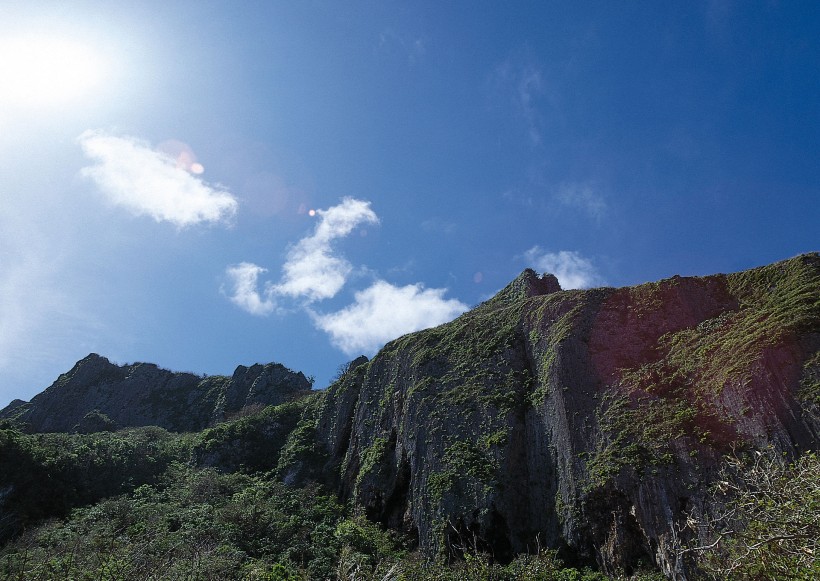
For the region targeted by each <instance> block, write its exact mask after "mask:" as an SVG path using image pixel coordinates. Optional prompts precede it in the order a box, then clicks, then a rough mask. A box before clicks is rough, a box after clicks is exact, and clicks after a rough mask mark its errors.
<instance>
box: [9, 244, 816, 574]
mask: <svg viewBox="0 0 820 581" xmlns="http://www.w3.org/2000/svg"><path fill="white" fill-rule="evenodd" d="M89 358H91V359H89ZM89 358H86V359H84V360H81V362H78V364H77V366H75V368H74V369H72V371H70V372H68V373H67V374H63V375H62V376H61V378H60V379H58V381H56V382H55V383H54V384H53V385H52V386H51V387H50V388H48V389H47V390H46V391H45V392H43V393H42V394H40V395H38V396H36V397H35V398H33V399H32V401H31V402H30V403H29V404H26V403H21V402H19V401H15V402H12V404H10V405H9V406H7V407H6V408H5V409H4V410H3V411H2V412H0V418H3V417H6V418H16V419H15V421H18V422H19V421H28V422H29V429H31V428H32V427H33V426H35V424H36V422H37V421H40V422H41V423H40V424H36V425H38V426H39V427H40V428H42V427H43V426H44V425H45V426H46V427H49V428H55V427H60V426H63V427H66V426H68V425H69V424H70V423H71V422H70V421H63V423H62V424H60V425H58V424H57V423H56V420H55V419H54V417H53V414H51V415H50V414H49V413H46V412H36V410H35V408H37V407H38V406H40V405H41V403H42V402H48V401H52V403H54V402H58V401H60V400H61V399H65V398H66V397H67V396H68V395H70V394H72V393H73V392H72V390H66V386H69V387H72V388H74V389H76V390H79V391H82V389H85V390H86V392H87V393H92V394H93V395H95V396H99V395H100V394H104V393H108V392H106V389H107V390H108V391H111V390H112V389H113V388H112V386H120V387H122V386H123V385H128V384H127V378H128V377H129V376H130V375H136V376H139V377H141V378H143V379H144V378H146V377H154V378H158V379H160V380H161V381H160V382H159V384H157V386H159V387H157V386H155V388H154V393H163V394H165V395H167V396H169V397H166V398H164V399H161V400H159V399H158V400H157V401H159V402H160V403H159V404H158V405H159V407H158V408H157V409H159V410H160V411H162V410H163V409H164V408H163V406H167V405H168V402H173V401H175V399H174V398H179V396H180V394H186V398H189V397H194V398H195V397H201V398H202V402H203V405H201V406H199V407H200V408H201V409H202V410H204V411H202V413H199V412H197V413H196V414H194V415H196V422H194V421H192V420H191V421H189V422H188V424H185V426H183V427H185V429H189V428H190V426H193V425H194V424H196V425H197V426H200V425H201V426H202V427H205V426H206V425H213V424H219V422H221V421H223V420H224V419H225V418H226V417H227V415H229V413H228V412H229V410H233V411H235V412H239V411H241V410H242V409H243V407H246V406H249V405H250V406H254V405H258V406H260V407H261V406H263V405H267V404H268V403H270V405H273V406H277V407H272V408H271V407H269V408H266V409H268V410H273V411H271V412H264V413H262V412H260V411H259V410H258V409H251V410H250V413H251V414H252V415H251V416H249V418H248V421H243V422H226V423H222V424H219V425H217V426H216V427H215V428H211V429H210V430H206V431H205V432H203V436H202V437H201V438H202V439H201V441H199V443H197V444H196V445H195V446H194V448H193V449H192V451H191V455H190V459H189V461H190V462H192V463H193V464H194V465H205V466H212V467H215V468H217V469H220V470H224V471H227V472H231V471H234V470H237V469H239V470H250V469H254V468H253V467H254V466H257V467H259V468H258V469H263V468H264V469H266V470H270V469H271V468H273V472H272V473H271V474H274V475H275V477H276V478H277V479H278V480H281V481H283V482H284V483H286V484H288V485H291V486H296V487H300V486H313V485H316V484H318V485H321V486H324V487H326V488H327V489H329V490H331V491H333V492H334V494H335V495H336V496H337V498H338V499H339V501H342V502H345V503H350V506H352V507H354V510H356V511H358V512H360V513H361V514H362V515H364V516H365V517H366V518H367V519H369V520H370V521H372V522H375V523H378V524H380V525H381V526H383V527H385V528H386V529H390V530H395V531H399V532H401V533H402V534H403V535H405V536H406V537H407V538H409V539H412V541H413V543H415V544H416V545H417V546H418V547H419V548H420V550H421V551H422V552H423V553H424V554H426V555H428V556H431V557H433V556H436V555H438V556H439V557H442V558H445V559H458V558H461V557H463V555H464V554H465V552H466V551H468V550H470V551H476V552H484V553H487V554H490V555H492V556H493V559H495V560H497V561H499V562H502V563H504V562H510V561H511V560H513V559H514V558H516V556H517V555H521V554H525V553H528V552H529V551H530V550H531V548H532V547H550V548H553V549H556V550H558V552H559V554H560V555H561V556H562V557H563V558H565V559H567V560H568V562H579V563H590V562H595V563H597V566H598V567H599V568H600V569H601V570H602V571H604V572H606V573H609V574H616V573H618V572H621V573H626V574H629V573H630V572H631V571H635V570H636V569H637V568H639V567H640V566H641V564H651V565H652V566H654V567H656V568H658V569H659V570H660V571H662V572H663V573H664V575H666V576H667V577H670V578H676V579H687V578H691V577H692V575H693V572H694V571H697V566H698V565H697V563H696V562H695V560H694V559H695V557H694V556H693V553H692V552H691V551H690V550H687V549H685V547H687V546H692V545H693V544H694V545H697V544H698V543H701V544H705V543H707V542H709V538H707V537H706V536H704V535H705V534H706V533H704V532H703V531H701V530H700V529H698V530H693V529H691V528H690V527H688V525H687V523H688V522H690V519H693V520H694V521H698V520H699V519H703V518H706V516H707V515H709V514H711V513H712V512H714V510H716V509H717V508H719V507H718V505H717V504H715V503H716V501H715V497H714V494H713V486H714V485H715V482H716V481H717V479H718V478H719V476H720V475H721V474H722V471H723V470H724V468H725V466H726V458H727V457H729V456H730V455H731V454H733V453H735V452H736V451H745V452H749V453H751V452H754V453H758V454H762V455H765V456H766V457H768V458H771V459H772V460H773V461H781V462H782V461H783V459H784V458H785V459H787V460H792V459H797V458H800V457H801V455H803V454H804V453H805V452H810V451H816V450H818V448H820V381H819V379H820V255H818V254H817V253H810V254H804V255H800V256H798V257H795V258H792V259H789V260H785V261H781V262H778V263H774V264H772V265H767V266H763V267H758V268H755V269H751V270H748V271H743V272H739V273H731V274H715V275H710V276H705V277H679V276H675V277H671V278H667V279H663V280H661V281H657V282H651V283H645V284H642V285H637V286H633V287H621V288H596V289H588V290H561V289H560V286H559V285H558V282H557V280H556V279H555V277H554V276H552V275H543V276H539V275H537V274H536V273H535V272H534V271H532V270H529V269H528V270H525V271H523V272H522V273H521V275H519V276H518V277H517V278H516V279H514V280H513V281H512V282H511V283H510V284H509V285H507V287H505V288H504V289H502V291H500V292H499V293H498V294H497V295H496V296H495V297H493V298H491V299H490V300H488V301H485V302H484V303H482V304H480V305H478V306H477V307H476V308H474V309H472V310H471V311H468V312H467V313H464V314H463V315H461V316H460V317H458V318H456V319H455V320H454V321H452V322H450V323H446V324H444V325H441V326H439V327H435V328H432V329H427V330H424V331H418V332H415V333H411V334H408V335H405V336H403V337H399V338H397V339H395V340H393V341H391V342H390V343H388V344H387V345H385V347H384V348H383V349H382V350H380V351H379V353H377V354H376V355H375V356H374V357H373V358H372V359H369V360H368V359H367V358H365V357H360V358H358V359H356V360H354V361H353V362H351V364H349V365H348V366H346V367H345V368H343V369H342V370H341V372H340V375H339V377H338V378H337V380H335V381H334V382H333V383H332V384H331V385H330V386H329V387H328V388H327V389H326V390H321V391H310V386H309V382H308V381H307V379H305V378H304V375H302V374H301V373H298V374H297V373H295V372H291V371H290V370H286V369H285V368H283V367H282V366H277V365H276V364H268V365H266V366H252V367H250V368H245V367H243V366H240V367H238V368H237V371H236V372H235V373H234V374H233V376H232V377H230V378H227V377H218V378H216V379H213V378H205V379H203V378H198V377H197V376H193V375H191V374H178V375H174V374H173V373H172V372H167V371H164V370H159V369H158V368H156V366H151V365H150V364H134V365H132V366H115V365H113V364H111V363H110V362H108V361H107V360H105V359H104V358H100V357H99V356H89ZM87 360H88V361H87ZM83 362H86V364H84V365H81V363H83ZM277 370H278V371H279V372H280V373H282V374H284V375H282V377H285V378H289V379H290V380H292V381H293V382H294V383H292V384H289V385H291V388H286V389H284V390H282V392H280V391H277V389H274V387H275V386H274V384H275V382H273V381H271V380H270V378H272V377H273V375H274V373H273V372H274V371H277ZM285 372H288V373H287V374H286V373H285ZM129 374H130V375H129ZM169 374H170V375H169ZM260 378H262V380H260ZM265 378H268V379H265ZM175 381H176V382H179V383H178V384H175V383H174V382H175ZM209 381H210V383H209ZM83 382H85V383H83ZM306 384H307V386H306ZM179 385H183V386H186V387H185V388H184V389H183V388H180V387H179ZM83 386H85V387H83ZM168 386H171V388H170V389H166V388H167V387H168ZM173 386H177V387H173ZM254 386H267V387H264V388H260V389H257V388H255V387H254ZM49 390H51V392H49ZM47 392H48V393H49V397H48V398H43V397H41V396H44V395H45V394H46V393H47ZM149 392H150V390H149ZM283 393H284V396H285V397H283V398H282V397H281V396H282V395H283ZM262 394H267V395H262ZM272 394H278V395H276V396H274V395H272ZM75 396H76V394H75ZM276 397H280V398H281V401H280V400H279V399H276ZM38 398H41V399H38ZM265 398H267V399H265ZM77 399H78V400H80V401H85V402H86V403H87V404H88V405H85V407H82V406H75V407H76V408H77V409H80V408H82V409H84V410H86V413H90V412H91V411H94V410H96V411H98V412H99V414H101V415H104V416H105V417H104V418H97V417H91V418H88V422H87V424H88V426H87V428H88V429H89V430H94V429H98V428H100V427H104V428H106V427H107V428H112V426H107V424H106V422H105V420H106V419H108V420H110V421H112V422H113V421H117V422H121V421H122V420H121V419H120V420H118V419H117V418H119V417H120V416H116V413H115V411H112V410H116V409H119V408H117V407H116V406H109V407H108V408H106V407H105V406H100V405H97V406H96V407H94V408H93V409H87V408H90V407H91V405H90V404H91V403H94V399H93V397H91V396H89V398H88V399H83V398H82V397H79V396H77ZM115 399H116V398H115ZM100 401H102V400H96V403H99V402H100ZM106 401H108V400H106ZM117 401H119V404H120V405H121V404H122V403H123V401H130V400H123V399H120V400H117ZM185 401H186V405H187V406H188V407H190V401H192V400H190V399H185ZM286 401H289V402H291V403H288V404H287V405H284V406H283V405H281V404H282V403H284V402H286ZM276 402H278V404H277V403H276ZM55 405H56V404H55ZM288 406H289V407H288ZM294 406H295V407H294ZM69 407H70V406H69ZM44 409H45V408H44ZM104 409H108V410H109V412H111V413H114V415H109V412H106V411H104ZM140 409H142V410H143V411H144V410H146V409H148V408H145V407H143V408H140ZM151 409H153V408H151ZM277 410H278V411H277ZM141 413H143V412H141ZM145 413H147V412H145ZM163 413H164V412H163ZM26 414H28V415H26ZM38 414H39V415H38ZM253 414H257V415H253ZM166 415H167V414H166ZM77 416H78V414H75V415H74V416H73V417H72V421H74V420H76V418H77ZM115 416H116V417H115ZM131 417H132V418H134V417H140V418H142V419H143V420H145V421H147V417H146V416H145V415H143V416H139V414H132V415H131ZM165 417H166V416H163V417H162V418H160V419H163V418H165ZM38 418H46V419H41V420H38ZM84 418H85V416H83V419H84ZM254 418H256V419H254ZM43 422H44V423H43ZM197 422H198V423H197ZM183 423H184V422H183ZM117 425H119V424H117ZM180 425H182V424H180V423H178V424H177V427H179V426H180ZM76 427H79V428H83V426H82V425H80V424H79V423H76V424H72V425H71V426H68V427H67V428H66V431H67V430H71V429H75V428H76ZM190 429H202V428H190ZM77 431H80V430H77ZM181 431H184V430H181ZM0 508H1V507H0Z"/></svg>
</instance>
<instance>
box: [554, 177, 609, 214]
mask: <svg viewBox="0 0 820 581" xmlns="http://www.w3.org/2000/svg"><path fill="white" fill-rule="evenodd" d="M557 198H558V201H559V202H561V203H562V204H564V205H565V206H572V207H575V208H579V209H580V210H583V211H585V212H587V213H588V214H589V215H590V216H591V217H592V218H593V219H594V220H595V221H597V222H600V221H601V218H603V216H604V214H605V213H606V210H607V206H606V201H604V198H603V196H601V194H600V193H598V191H597V190H596V188H594V187H593V186H592V184H590V183H566V184H562V185H561V187H560V188H558V194H557Z"/></svg>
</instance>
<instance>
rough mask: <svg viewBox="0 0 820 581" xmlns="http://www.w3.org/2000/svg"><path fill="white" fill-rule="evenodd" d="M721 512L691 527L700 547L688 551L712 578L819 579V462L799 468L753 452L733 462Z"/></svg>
mask: <svg viewBox="0 0 820 581" xmlns="http://www.w3.org/2000/svg"><path fill="white" fill-rule="evenodd" d="M714 500H715V501H716V502H715V506H718V507H720V508H718V509H716V510H713V511H712V514H707V515H705V516H703V517H702V518H700V519H695V518H690V520H689V523H688V524H689V526H690V527H691V528H692V529H693V530H694V531H695V532H696V533H697V534H698V537H699V541H700V543H699V544H698V545H697V546H694V547H691V548H689V549H687V550H686V552H688V553H694V554H695V555H697V556H698V557H699V559H698V564H699V566H700V567H701V568H702V569H703V570H704V572H706V573H707V574H709V575H711V576H714V577H717V578H721V579H725V578H727V577H731V578H739V579H758V578H763V579H806V580H809V579H818V578H820V553H818V551H820V457H818V455H817V454H816V453H814V452H807V453H805V454H803V455H802V456H800V457H799V458H798V459H797V460H795V461H794V462H793V463H787V462H785V461H784V459H783V458H779V457H777V455H776V454H773V453H771V451H769V453H764V452H761V451H756V452H754V453H753V454H752V455H751V456H750V457H747V458H745V459H742V458H738V457H737V456H733V457H730V458H728V460H727V467H726V468H725V469H724V470H723V471H722V473H721V477H720V478H719V480H718V482H717V484H716V485H715V499H714Z"/></svg>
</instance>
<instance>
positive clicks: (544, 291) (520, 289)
mask: <svg viewBox="0 0 820 581" xmlns="http://www.w3.org/2000/svg"><path fill="white" fill-rule="evenodd" d="M560 290H561V285H560V284H559V283H558V279H557V278H556V277H555V275H554V274H549V273H545V274H542V275H539V274H538V273H537V272H535V271H534V270H533V269H531V268H526V269H524V270H523V271H522V272H521V274H519V275H518V276H517V277H515V279H513V281H512V282H510V284H508V285H507V286H505V287H504V288H503V289H501V291H499V293H498V294H497V295H495V296H494V297H493V298H492V299H491V300H492V301H493V302H498V301H500V302H513V301H519V300H522V299H528V298H530V297H535V296H539V295H548V294H551V293H554V292H558V291H560Z"/></svg>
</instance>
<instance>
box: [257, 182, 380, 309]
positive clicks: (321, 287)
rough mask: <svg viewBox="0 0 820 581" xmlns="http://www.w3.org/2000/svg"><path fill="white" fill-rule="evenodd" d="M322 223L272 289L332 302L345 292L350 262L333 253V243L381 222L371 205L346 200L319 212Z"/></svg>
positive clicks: (292, 255) (290, 259)
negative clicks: (359, 228) (331, 299)
mask: <svg viewBox="0 0 820 581" xmlns="http://www.w3.org/2000/svg"><path fill="white" fill-rule="evenodd" d="M317 214H318V215H319V216H320V221H319V223H318V224H317V225H316V229H315V230H314V232H313V235H312V236H308V237H307V238H303V239H302V240H300V241H299V242H298V243H297V244H296V245H295V246H294V247H293V248H291V249H290V251H289V252H288V255H287V260H286V262H285V264H284V266H283V267H282V271H283V276H282V281H281V282H280V283H279V284H277V285H276V286H275V287H274V288H273V290H274V292H275V293H277V294H281V295H287V296H290V297H292V298H304V299H306V300H307V301H309V302H313V301H317V300H322V299H329V298H332V297H334V296H336V294H337V293H338V292H339V291H340V290H341V289H342V287H343V286H344V284H345V282H346V281H347V277H348V276H349V275H350V272H351V271H352V270H353V267H352V266H351V265H350V263H349V262H348V261H347V260H345V259H344V258H341V257H339V256H336V255H335V254H334V253H333V248H332V242H333V241H334V240H336V239H338V238H343V237H345V236H347V235H348V234H350V233H351V232H352V231H353V229H354V228H356V227H357V226H359V225H360V224H376V223H378V221H379V219H378V217H377V216H376V214H375V212H373V210H371V209H370V202H364V201H362V200H356V199H354V198H345V199H343V200H342V203H341V204H339V205H337V206H333V207H332V208H329V209H327V210H318V211H317Z"/></svg>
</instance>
